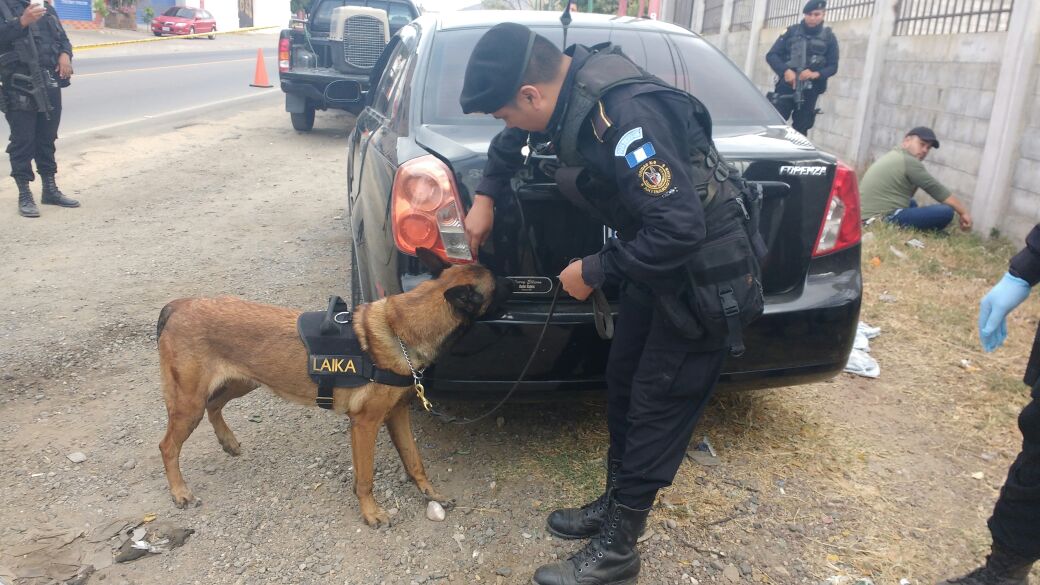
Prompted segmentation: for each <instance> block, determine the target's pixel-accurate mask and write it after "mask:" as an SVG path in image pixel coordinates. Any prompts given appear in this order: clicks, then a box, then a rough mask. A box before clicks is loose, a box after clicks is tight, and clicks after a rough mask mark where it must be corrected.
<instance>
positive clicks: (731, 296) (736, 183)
mask: <svg viewBox="0 0 1040 585" xmlns="http://www.w3.org/2000/svg"><path fill="white" fill-rule="evenodd" d="M590 51H591V52H592V54H591V55H590V56H589V57H588V58H587V59H586V60H585V62H584V63H583V64H582V66H581V69H579V70H578V71H577V72H576V73H575V77H574V86H573V89H572V91H571V94H570V96H569V97H568V101H567V105H566V109H565V110H564V114H563V120H562V122H561V125H560V129H559V130H558V131H557V133H556V136H555V139H556V156H557V158H559V160H560V163H561V164H562V165H563V166H562V167H561V168H560V170H559V171H558V172H557V175H556V177H557V184H558V186H559V188H560V191H561V193H563V194H564V196H566V197H567V198H568V199H569V200H570V201H571V202H572V203H574V204H575V205H577V206H578V207H580V208H582V209H585V210H586V211H588V212H590V213H591V214H593V217H597V218H599V219H600V220H601V221H604V223H606V224H607V225H611V226H612V227H615V228H619V231H620V228H623V227H626V226H629V225H632V224H633V223H635V222H636V220H635V218H632V217H630V216H628V212H627V211H626V210H625V209H624V208H623V206H621V205H619V204H618V197H617V193H616V191H617V189H616V185H615V184H614V183H613V181H612V180H611V179H609V178H606V177H598V178H596V179H598V180H596V181H595V182H594V187H592V186H591V185H590V184H589V183H588V182H587V181H586V182H584V183H583V181H582V179H581V177H582V174H583V173H582V172H581V171H582V169H583V168H585V169H588V170H589V171H591V169H593V168H594V166H593V165H591V164H589V161H587V160H585V159H584V157H583V156H582V154H581V152H580V149H579V148H578V141H579V136H580V134H581V130H582V127H583V125H584V124H585V123H590V124H591V125H592V131H593V133H594V135H595V136H596V138H597V139H598V140H600V141H601V142H607V141H610V140H611V139H612V138H613V133H612V131H613V128H612V127H611V123H610V120H609V119H608V118H607V116H606V113H605V111H604V109H603V103H602V97H603V96H604V95H605V94H606V93H607V92H609V91H612V90H618V89H619V88H622V87H623V86H634V85H636V84H641V85H644V86H649V87H647V88H645V91H642V89H641V90H640V91H638V92H637V93H647V92H657V91H662V92H671V93H673V94H677V95H681V96H683V97H684V98H686V99H687V100H688V101H689V102H690V104H691V105H692V106H693V112H694V117H695V118H696V120H697V122H698V123H699V124H700V126H701V129H702V131H703V132H704V134H705V135H706V136H707V137H708V146H707V148H704V149H701V148H698V147H697V145H696V143H697V141H696V140H690V141H689V142H690V145H691V146H690V152H689V159H688V160H689V164H690V165H695V166H696V165H704V170H706V171H707V176H708V180H707V181H706V182H705V183H704V184H701V185H694V188H695V189H696V192H697V194H698V196H699V197H700V199H701V204H702V207H703V208H704V220H705V225H706V228H707V234H706V237H705V241H704V243H702V244H701V246H700V249H699V250H698V252H697V254H696V255H695V257H694V258H693V259H692V260H691V261H690V262H689V263H688V264H687V266H685V269H686V270H685V272H686V274H684V275H681V276H682V277H683V278H681V279H680V280H681V282H682V283H683V284H682V286H680V288H679V289H677V290H674V291H655V297H654V300H655V303H656V305H657V306H658V307H659V308H660V310H661V311H662V312H663V313H664V314H665V315H666V316H667V318H668V319H669V321H671V322H672V324H673V325H675V326H676V328H677V329H679V331H682V332H683V333H684V334H686V335H687V336H688V337H689V338H690V339H703V338H725V339H727V341H728V344H729V346H730V351H731V353H733V354H734V355H740V354H742V353H743V352H744V345H743V338H742V335H741V330H742V329H743V326H745V325H747V324H748V323H750V322H751V321H752V320H754V319H756V318H757V317H758V316H760V315H761V314H762V310H763V306H764V298H763V293H762V287H761V269H760V267H759V260H760V258H761V257H763V256H764V255H765V244H764V242H763V240H762V238H761V236H760V235H759V233H758V212H759V210H760V208H761V191H760V190H759V189H758V188H757V187H754V186H752V185H750V184H749V183H747V182H745V181H744V180H743V179H741V178H740V177H739V176H738V173H737V172H736V170H735V169H734V168H733V167H731V166H730V165H729V164H727V163H726V162H725V160H723V158H722V157H721V156H720V155H719V153H718V151H717V150H716V149H715V146H714V144H713V143H712V142H711V116H710V115H709V114H708V111H707V109H706V108H705V107H704V105H703V104H702V103H701V102H700V100H698V99H697V98H695V97H693V96H692V95H690V94H688V93H686V92H684V91H682V90H680V89H678V88H675V87H673V86H671V85H668V84H667V83H665V82H664V81H662V80H661V79H659V78H657V77H654V76H653V75H651V74H650V73H647V72H646V71H644V70H643V69H641V68H640V67H639V66H638V65H636V64H635V63H633V62H632V61H631V60H629V59H628V58H627V57H625V56H624V54H622V53H621V51H620V49H619V48H617V47H614V46H612V45H610V44H609V43H604V44H601V45H596V46H594V47H592V48H591V49H590ZM693 176H705V173H703V172H702V173H694V174H693ZM590 187H591V188H590ZM589 193H595V196H596V199H595V201H593V200H592V199H590V198H589V195H588V194H589ZM608 245H612V246H614V248H615V250H616V252H617V253H619V254H627V253H628V252H627V251H626V250H625V249H624V247H622V246H619V245H617V241H616V240H614V239H612V240H611V242H610V243H609V244H608Z"/></svg>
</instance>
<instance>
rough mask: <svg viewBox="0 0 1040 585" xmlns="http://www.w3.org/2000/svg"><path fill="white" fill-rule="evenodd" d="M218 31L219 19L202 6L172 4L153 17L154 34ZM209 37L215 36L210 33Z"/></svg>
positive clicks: (190, 33) (158, 35)
mask: <svg viewBox="0 0 1040 585" xmlns="http://www.w3.org/2000/svg"><path fill="white" fill-rule="evenodd" d="M216 31H217V21H216V20H214V19H213V15H212V14H210V13H209V12H207V11H205V10H202V9H200V8H188V7H187V6H171V7H170V8H167V9H166V12H163V13H162V14H161V15H159V16H156V17H155V18H153V19H152V34H154V35H155V36H157V37H161V36H163V35H193V34H196V33H207V32H208V33H213V32H216ZM209 38H211V39H212V38H214V37H213V35H209Z"/></svg>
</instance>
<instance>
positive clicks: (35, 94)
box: [0, 0, 57, 120]
mask: <svg viewBox="0 0 1040 585" xmlns="http://www.w3.org/2000/svg"><path fill="white" fill-rule="evenodd" d="M0 16H3V18H4V20H12V19H14V18H16V16H15V15H14V13H13V12H12V11H11V7H10V6H8V5H7V2H6V1H5V0H0ZM35 32H36V23H35V22H34V23H33V24H30V25H29V30H27V31H26V32H25V35H24V36H22V37H20V38H18V39H16V40H15V41H14V43H13V45H14V51H13V52H14V53H15V54H16V55H17V57H18V59H17V61H18V62H20V63H22V64H24V65H25V66H26V67H28V68H29V74H28V75H26V74H24V73H14V74H12V75H11V76H10V85H11V87H10V89H11V90H14V91H19V92H22V93H24V94H26V95H28V96H29V97H30V98H32V101H33V103H34V104H35V105H36V111H37V112H40V113H42V114H43V115H44V116H46V117H47V119H48V120H50V118H51V114H50V113H51V111H52V110H54V107H53V106H52V105H51V100H50V97H49V96H48V95H47V88H48V87H57V84H56V83H55V82H54V78H53V77H52V76H51V72H50V71H47V70H45V69H44V68H43V67H41V66H40V52H39V50H38V49H37V48H36V37H35V35H34V34H33V33H35ZM9 53H10V52H8V53H5V54H4V55H2V56H0V62H10V61H12V60H11V59H10V57H9ZM5 69H6V68H5Z"/></svg>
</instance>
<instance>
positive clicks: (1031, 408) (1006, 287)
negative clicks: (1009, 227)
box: [939, 225, 1040, 585]
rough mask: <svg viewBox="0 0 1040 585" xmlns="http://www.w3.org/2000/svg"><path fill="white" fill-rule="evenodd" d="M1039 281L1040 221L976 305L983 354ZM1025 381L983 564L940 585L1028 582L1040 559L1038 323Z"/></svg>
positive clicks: (1023, 584)
mask: <svg viewBox="0 0 1040 585" xmlns="http://www.w3.org/2000/svg"><path fill="white" fill-rule="evenodd" d="M1038 282H1040V225H1037V226H1035V227H1034V228H1033V231H1032V232H1030V234H1029V236H1028V237H1027V238H1026V247H1025V248H1023V249H1022V251H1021V252H1019V253H1018V254H1017V255H1016V256H1015V257H1014V258H1012V259H1011V266H1010V267H1009V268H1008V271H1007V273H1006V274H1004V277H1003V278H1002V279H1001V280H1000V282H998V283H997V285H996V286H994V287H993V288H992V289H991V290H990V291H989V292H988V293H986V296H985V297H983V298H982V303H981V304H980V305H979V340H980V341H981V342H982V348H983V349H984V350H986V351H987V352H989V351H993V350H995V349H997V348H998V347H1000V346H1001V345H1003V344H1004V340H1005V339H1006V338H1007V315H1008V313H1010V312H1011V311H1013V310H1014V309H1015V307H1017V306H1018V305H1020V304H1022V302H1023V301H1025V300H1026V298H1027V297H1028V296H1029V292H1030V289H1031V288H1032V287H1034V286H1036V283H1038ZM1024 381H1025V383H1026V384H1028V385H1030V386H1032V388H1033V391H1032V401H1031V402H1030V403H1029V404H1028V405H1026V407H1025V408H1023V409H1022V413H1021V414H1019V415H1018V428H1019V430H1020V431H1022V451H1021V452H1020V453H1019V454H1018V457H1017V458H1016V459H1015V462H1014V463H1012V464H1011V469H1009V470H1008V475H1007V479H1006V480H1005V481H1004V486H1003V487H1002V488H1001V489H1000V497H999V498H997V504H996V506H994V508H993V515H992V516H990V519H989V531H990V535H991V536H992V538H993V543H992V546H991V549H990V550H991V552H990V554H989V556H987V557H986V563H985V564H984V565H983V566H981V567H979V568H977V569H975V570H974V571H972V572H970V573H968V574H967V575H964V576H963V577H957V578H954V579H950V580H947V581H943V582H941V583H940V584H939V585H947V584H952V583H957V584H959V585H1028V583H1029V570H1030V568H1032V566H1033V563H1035V562H1036V561H1037V560H1040V327H1038V328H1037V332H1036V339H1035V341H1033V352H1032V354H1031V355H1030V356H1029V364H1028V365H1027V366H1026V375H1025V379H1024Z"/></svg>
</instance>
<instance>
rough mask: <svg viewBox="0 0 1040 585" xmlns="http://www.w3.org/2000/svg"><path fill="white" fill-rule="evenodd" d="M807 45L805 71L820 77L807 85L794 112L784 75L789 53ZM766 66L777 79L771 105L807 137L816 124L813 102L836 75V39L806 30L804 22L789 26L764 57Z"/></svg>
mask: <svg viewBox="0 0 1040 585" xmlns="http://www.w3.org/2000/svg"><path fill="white" fill-rule="evenodd" d="M803 42H804V43H807V50H806V53H807V61H808V64H807V65H806V67H807V68H808V69H811V70H812V71H815V72H817V73H819V74H820V77H819V78H818V79H814V80H812V81H811V83H812V87H811V88H809V89H806V90H805V91H804V92H803V94H802V97H803V99H804V100H805V101H804V102H803V103H802V106H801V107H800V108H798V109H795V100H794V93H795V91H794V88H792V87H791V85H790V84H788V83H787V82H786V81H784V72H785V71H787V70H788V69H790V68H791V67H790V64H791V60H792V57H793V54H792V53H793V51H792V49H794V48H796V45H797V44H799V43H803ZM766 62H767V63H769V66H770V67H771V68H772V69H773V72H775V73H776V74H777V75H778V76H779V77H780V79H779V80H778V81H777V82H776V87H775V88H774V89H773V105H774V106H776V109H777V111H778V112H780V115H781V116H783V118H784V119H785V120H786V119H788V118H791V126H793V127H794V129H795V130H797V131H799V132H801V133H802V134H808V133H809V129H810V128H812V127H813V124H815V123H816V100H817V99H819V97H820V94H822V93H824V92H825V91H827V79H828V78H830V77H832V76H834V74H835V73H837V72H838V39H837V38H836V37H835V36H834V33H833V32H832V31H831V29H830V27H828V26H824V25H822V24H821V25H819V26H816V27H812V28H810V27H808V26H806V25H805V21H804V20H803V21H802V22H799V23H798V24H794V25H791V26H790V27H788V28H787V30H786V31H784V34H782V35H780V37H779V38H778V39H776V42H774V43H773V46H772V48H770V49H769V52H768V53H767V54H766Z"/></svg>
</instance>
